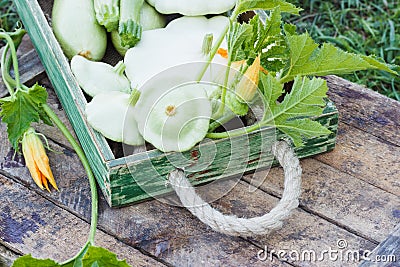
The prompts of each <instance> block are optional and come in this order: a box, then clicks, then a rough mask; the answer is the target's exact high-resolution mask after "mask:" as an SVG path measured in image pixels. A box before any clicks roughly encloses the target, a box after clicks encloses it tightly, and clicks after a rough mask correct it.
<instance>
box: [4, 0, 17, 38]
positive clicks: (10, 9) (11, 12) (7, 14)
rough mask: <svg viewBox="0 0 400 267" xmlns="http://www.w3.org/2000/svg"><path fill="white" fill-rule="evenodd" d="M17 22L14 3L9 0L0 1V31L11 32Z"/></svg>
mask: <svg viewBox="0 0 400 267" xmlns="http://www.w3.org/2000/svg"><path fill="white" fill-rule="evenodd" d="M18 21H19V18H18V14H17V11H16V10H15V5H14V3H13V2H12V1H11V0H0V29H3V30H4V31H6V32H9V31H13V30H14V29H15V27H16V26H17V22H18Z"/></svg>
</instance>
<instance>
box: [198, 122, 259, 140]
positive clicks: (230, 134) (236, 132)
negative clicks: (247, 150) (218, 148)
mask: <svg viewBox="0 0 400 267" xmlns="http://www.w3.org/2000/svg"><path fill="white" fill-rule="evenodd" d="M261 126H263V122H259V123H256V124H253V125H251V126H248V127H245V128H239V129H237V130H232V131H228V132H223V133H208V134H207V135H206V137H208V138H211V139H222V138H232V137H236V136H240V135H243V134H248V133H250V132H253V131H256V130H258V129H260V128H261Z"/></svg>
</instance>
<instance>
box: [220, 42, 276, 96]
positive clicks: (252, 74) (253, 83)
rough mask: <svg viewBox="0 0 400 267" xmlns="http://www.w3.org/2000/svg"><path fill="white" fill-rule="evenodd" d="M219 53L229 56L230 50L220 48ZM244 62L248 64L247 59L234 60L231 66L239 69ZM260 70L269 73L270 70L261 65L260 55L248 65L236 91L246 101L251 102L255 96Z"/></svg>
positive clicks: (225, 56)
mask: <svg viewBox="0 0 400 267" xmlns="http://www.w3.org/2000/svg"><path fill="white" fill-rule="evenodd" d="M217 53H218V54H219V55H221V56H222V57H224V58H228V50H226V49H224V48H219V49H218V51H217ZM244 64H246V60H240V61H235V62H232V66H231V67H232V68H233V69H235V70H238V71H239V70H240V68H241V67H242V66H243V65H244ZM260 71H262V72H263V73H265V74H268V71H267V70H266V69H264V68H263V67H262V66H261V58H260V56H258V57H256V59H255V60H254V62H253V64H252V65H251V66H249V67H248V69H247V70H246V72H245V73H244V75H243V77H242V79H241V80H240V81H239V84H238V85H237V86H236V90H235V91H236V93H237V94H238V96H239V97H240V99H241V100H243V101H244V102H250V101H251V100H252V99H253V98H254V96H255V94H256V91H257V88H258V80H259V77H260Z"/></svg>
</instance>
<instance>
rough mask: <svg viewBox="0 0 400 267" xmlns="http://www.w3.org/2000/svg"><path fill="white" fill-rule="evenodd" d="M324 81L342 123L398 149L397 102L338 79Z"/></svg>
mask: <svg viewBox="0 0 400 267" xmlns="http://www.w3.org/2000/svg"><path fill="white" fill-rule="evenodd" d="M326 79H327V81H328V83H329V86H330V90H329V92H328V96H329V97H330V98H331V99H332V100H333V102H335V104H336V106H337V107H338V109H339V113H340V116H341V119H342V121H344V122H346V123H347V124H350V125H352V126H354V127H356V128H358V129H361V130H363V131H364V132H367V133H371V134H373V135H375V136H377V137H380V138H383V139H384V140H386V141H388V142H391V143H393V144H396V145H400V138H399V136H400V112H399V110H400V102H398V101H395V100H393V99H390V98H388V97H385V96H383V95H380V94H378V93H376V92H374V91H372V90H370V89H367V88H365V87H362V86H360V85H357V84H354V83H351V82H349V81H346V80H344V79H342V78H339V77H337V76H328V77H326Z"/></svg>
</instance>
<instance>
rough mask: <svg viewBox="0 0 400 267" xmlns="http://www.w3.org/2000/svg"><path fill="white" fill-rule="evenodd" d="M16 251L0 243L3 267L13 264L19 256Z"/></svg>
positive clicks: (0, 256)
mask: <svg viewBox="0 0 400 267" xmlns="http://www.w3.org/2000/svg"><path fill="white" fill-rule="evenodd" d="M18 257H19V255H17V254H16V253H15V252H13V251H11V250H9V249H8V248H6V247H5V246H3V245H2V244H0V266H1V267H9V266H11V265H12V263H13V261H14V260H15V259H16V258H18Z"/></svg>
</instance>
